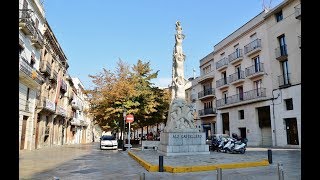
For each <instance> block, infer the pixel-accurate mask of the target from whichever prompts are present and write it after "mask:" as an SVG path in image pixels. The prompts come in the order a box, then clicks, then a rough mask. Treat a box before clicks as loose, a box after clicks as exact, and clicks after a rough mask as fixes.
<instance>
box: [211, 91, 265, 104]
mask: <svg viewBox="0 0 320 180" xmlns="http://www.w3.org/2000/svg"><path fill="white" fill-rule="evenodd" d="M262 97H266V88H258V89H253V90H250V91H246V92H244V93H241V94H235V95H233V96H228V97H227V98H222V99H218V100H217V101H216V103H217V104H216V105H217V107H222V106H226V105H230V104H235V103H238V102H241V101H248V100H253V99H259V98H262Z"/></svg>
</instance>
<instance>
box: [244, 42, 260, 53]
mask: <svg viewBox="0 0 320 180" xmlns="http://www.w3.org/2000/svg"><path fill="white" fill-rule="evenodd" d="M259 48H261V39H255V40H254V41H252V42H250V43H249V44H247V45H245V46H244V53H245V54H249V53H250V52H252V51H254V50H255V49H259Z"/></svg>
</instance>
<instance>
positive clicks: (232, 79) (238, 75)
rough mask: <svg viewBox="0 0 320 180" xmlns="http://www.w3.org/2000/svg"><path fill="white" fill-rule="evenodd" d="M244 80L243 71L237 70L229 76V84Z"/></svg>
mask: <svg viewBox="0 0 320 180" xmlns="http://www.w3.org/2000/svg"><path fill="white" fill-rule="evenodd" d="M244 80H245V76H244V71H239V72H236V73H233V74H231V75H230V76H229V84H232V85H237V84H239V83H242V82H244Z"/></svg>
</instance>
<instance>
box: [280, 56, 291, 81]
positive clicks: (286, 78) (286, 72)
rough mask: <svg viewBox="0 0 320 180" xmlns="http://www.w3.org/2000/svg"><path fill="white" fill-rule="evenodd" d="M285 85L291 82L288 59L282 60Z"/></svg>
mask: <svg viewBox="0 0 320 180" xmlns="http://www.w3.org/2000/svg"><path fill="white" fill-rule="evenodd" d="M281 68H282V75H283V85H286V84H290V79H289V67H288V60H285V61H282V62H281Z"/></svg>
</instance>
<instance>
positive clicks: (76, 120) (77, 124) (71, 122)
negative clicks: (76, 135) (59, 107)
mask: <svg viewBox="0 0 320 180" xmlns="http://www.w3.org/2000/svg"><path fill="white" fill-rule="evenodd" d="M70 124H71V125H74V126H80V125H81V124H80V120H79V119H78V118H72V120H71V121H70Z"/></svg>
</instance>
